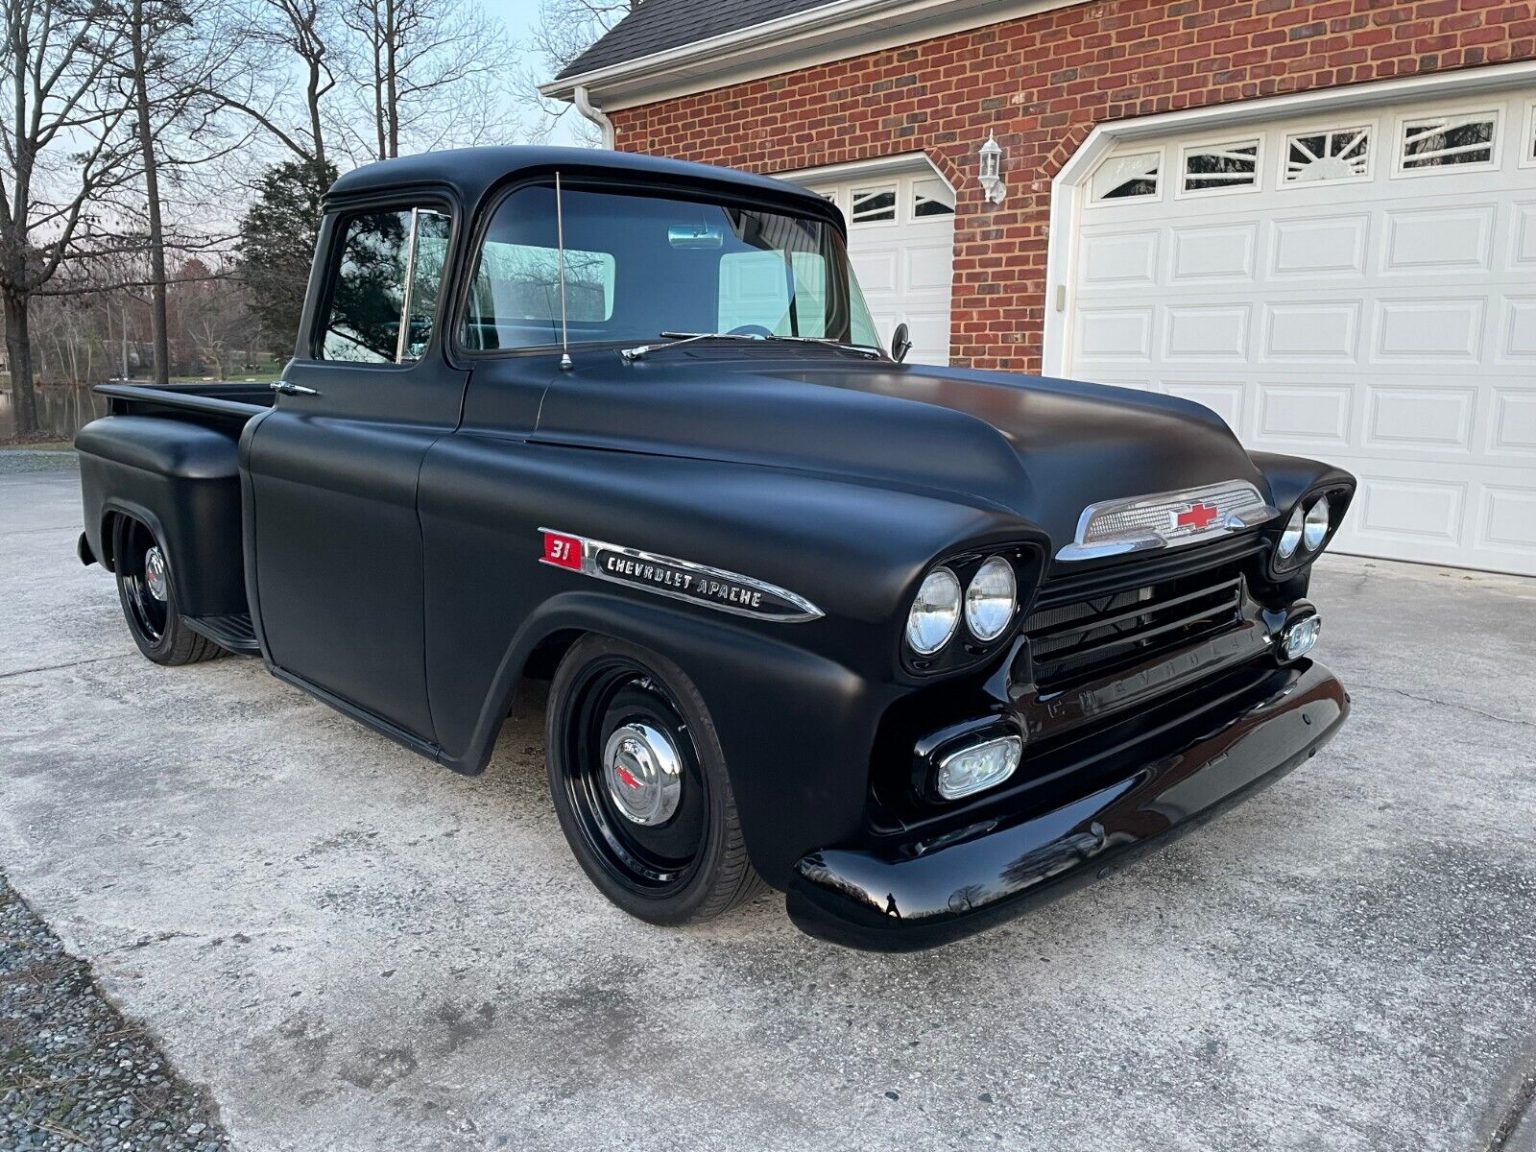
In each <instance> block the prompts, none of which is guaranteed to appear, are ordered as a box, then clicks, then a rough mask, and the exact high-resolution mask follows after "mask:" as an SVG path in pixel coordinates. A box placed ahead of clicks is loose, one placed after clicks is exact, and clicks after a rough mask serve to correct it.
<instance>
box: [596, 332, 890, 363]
mask: <svg viewBox="0 0 1536 1152" xmlns="http://www.w3.org/2000/svg"><path fill="white" fill-rule="evenodd" d="M661 335H662V336H663V337H665V338H666V343H664V344H640V345H637V346H636V347H634V348H624V349H621V350H620V352H619V355H620V356H622V357H623V358H624V360H625V362H626V363H632V362H633V361H635V360H641V359H644V357H646V356H647V355H649V354H650V353H652V352H657V351H660V350H661V349H663V348H677V347H679V346H680V345H683V344H693V343H697V342H698V341H700V340H755V341H759V342H762V343H767V342H769V341H775V340H782V341H787V342H789V343H791V344H820V345H822V346H823V347H827V348H837V349H839V350H841V351H844V352H855V353H857V354H858V355H860V356H865V357H867V358H869V359H871V360H878V359H880V358H881V354H880V352H878V351H877V350H875V349H874V348H865V347H863V346H862V345H859V344H845V343H843V342H842V341H841V340H833V339H832V338H831V337H830V336H776V335H770V336H764V335H761V334H758V333H754V332H663V333H662V334H661Z"/></svg>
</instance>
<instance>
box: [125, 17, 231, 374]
mask: <svg viewBox="0 0 1536 1152" xmlns="http://www.w3.org/2000/svg"><path fill="white" fill-rule="evenodd" d="M119 2H120V3H121V5H122V7H121V12H120V19H121V20H122V21H123V25H124V30H125V42H126V48H127V51H126V52H125V53H124V55H123V59H122V62H121V64H120V66H119V68H118V70H117V72H116V75H115V76H114V81H115V83H116V85H117V87H118V89H119V91H120V92H121V94H122V97H123V99H124V100H125V101H126V102H127V103H128V104H129V106H130V107H131V108H132V110H133V122H134V123H133V126H134V133H135V140H136V143H137V145H138V157H137V163H138V167H139V170H140V172H141V174H142V180H143V200H142V204H141V205H140V206H139V211H141V212H142V215H143V220H144V228H143V230H142V231H143V240H144V242H145V243H146V245H147V250H148V258H149V281H150V316H151V320H152V324H153V363H154V380H155V382H156V383H159V384H164V383H167V382H168V380H169V374H170V349H169V343H168V341H169V338H168V335H167V318H166V264H167V255H166V251H167V248H168V247H169V246H172V245H173V244H174V243H175V237H168V235H167V227H166V214H167V207H168V204H167V197H166V191H167V189H166V184H167V182H169V183H170V184H172V185H175V184H178V183H179V182H180V181H181V180H182V179H183V178H184V177H185V175H186V173H187V172H188V171H189V170H191V169H192V168H194V167H196V166H198V165H203V164H208V163H211V162H213V161H215V160H218V159H221V158H222V157H223V156H224V155H226V154H227V153H228V152H229V151H231V150H233V149H234V148H236V147H238V146H239V145H240V144H242V143H244V142H245V140H246V139H247V138H248V135H249V134H248V133H246V134H244V135H239V134H236V135H232V134H231V133H230V132H229V131H228V129H227V127H226V125H225V124H224V123H223V122H221V119H220V113H221V112H222V111H224V109H225V105H224V102H223V101H222V100H221V98H220V97H219V96H218V95H217V94H218V93H220V92H224V91H226V90H227V84H230V83H234V82H237V81H238V80H239V79H241V78H243V76H244V74H245V73H246V71H247V69H248V68H249V66H250V60H249V58H248V56H247V55H246V54H245V53H244V52H243V51H242V49H241V41H240V40H239V38H238V36H237V35H235V34H234V33H235V31H236V29H235V28H234V27H232V26H231V25H232V21H231V20H230V18H229V17H230V8H229V6H228V5H227V4H225V3H224V0H119ZM199 207H200V208H202V209H204V210H203V211H202V212H201V213H200V215H203V216H204V217H206V215H207V214H206V210H205V209H206V206H205V205H204V206H199ZM226 223H227V224H228V225H229V227H230V228H231V229H232V227H233V220H229V221H227V222H226ZM198 224H199V228H198V230H199V232H201V233H206V232H207V231H208V230H209V224H210V221H208V220H207V219H206V218H205V219H202V220H200V221H199V222H198ZM194 243H196V244H197V245H199V246H206V243H207V237H206V236H200V237H198V238H197V239H196V240H195V241H194Z"/></svg>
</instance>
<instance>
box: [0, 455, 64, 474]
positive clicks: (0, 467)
mask: <svg viewBox="0 0 1536 1152" xmlns="http://www.w3.org/2000/svg"><path fill="white" fill-rule="evenodd" d="M77 467H79V460H78V459H77V458H76V456H75V454H74V453H73V452H62V451H54V450H47V451H37V450H34V449H30V448H7V449H5V450H4V451H3V452H0V476H3V475H6V474H7V473H15V472H59V471H65V470H67V469H70V468H77Z"/></svg>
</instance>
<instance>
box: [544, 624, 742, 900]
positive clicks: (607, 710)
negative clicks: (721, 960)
mask: <svg viewBox="0 0 1536 1152" xmlns="http://www.w3.org/2000/svg"><path fill="white" fill-rule="evenodd" d="M545 744H546V749H547V752H546V756H547V761H548V767H549V783H550V789H551V792H552V793H553V795H554V801H555V811H556V813H557V814H558V816H559V818H560V827H561V829H562V830H563V831H564V832H565V838H566V840H567V841H568V842H569V843H570V845H571V850H572V852H574V853H575V855H576V859H577V861H578V862H579V863H580V864H581V866H582V868H583V869H584V870H585V871H586V873H587V875H588V876H589V877H591V879H592V882H593V883H594V884H596V885H597V887H598V888H599V889H600V890H601V891H602V893H603V894H604V895H605V896H607V897H608V899H610V900H612V901H613V902H614V903H615V904H617V905H618V906H619V907H620V908H622V909H624V911H626V912H628V913H629V914H630V915H632V916H638V917H639V918H640V919H642V920H648V921H650V922H651V923H654V924H682V923H686V922H688V921H691V920H704V919H708V918H709V917H711V916H717V915H719V914H720V913H722V912H724V911H726V910H727V909H729V908H733V907H735V906H736V905H737V904H740V903H742V902H743V901H746V900H748V899H750V898H751V897H753V896H755V895H756V894H757V893H758V892H760V891H761V890H762V888H763V883H762V881H761V880H760V879H758V876H757V873H756V872H754V871H753V869H752V865H751V863H750V862H749V861H748V860H747V851H746V844H745V842H744V841H743V838H742V834H741V824H740V821H739V819H738V817H737V814H736V801H735V798H734V797H733V796H732V794H731V785H730V781H729V780H728V779H727V777H726V772H725V757H724V754H723V753H722V751H721V749H720V741H719V738H718V737H717V736H716V734H715V728H714V725H713V723H711V721H710V719H709V712H708V710H707V709H706V708H705V706H704V699H703V697H702V696H700V695H699V692H698V689H696V688H695V687H694V686H693V682H692V681H691V680H689V679H688V677H687V676H686V675H684V674H683V671H682V670H681V669H680V668H678V667H677V666H676V665H675V664H673V663H672V662H671V661H670V660H667V659H666V658H664V657H662V656H659V655H657V654H655V653H653V652H648V651H646V650H645V649H643V648H639V647H636V646H635V645H632V644H626V643H624V642H622V641H619V640H610V639H607V638H605V637H600V636H588V637H585V638H583V639H582V640H579V641H578V642H577V643H576V644H575V645H574V646H573V647H572V648H571V650H570V651H569V652H568V653H567V654H566V656H565V659H564V660H562V661H561V663H560V667H559V668H558V669H557V670H556V672H555V678H554V682H553V684H552V685H551V686H550V692H549V706H548V710H547V711H546V713H545Z"/></svg>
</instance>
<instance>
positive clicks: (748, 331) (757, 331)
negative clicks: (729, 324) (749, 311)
mask: <svg viewBox="0 0 1536 1152" xmlns="http://www.w3.org/2000/svg"><path fill="white" fill-rule="evenodd" d="M727 335H729V336H762V337H765V338H766V337H769V336H772V335H773V332H772V330H771V329H768V328H764V327H763V326H762V325H761V324H741V325H738V326H737V327H735V328H732V329H731V330H730V332H728V333H727Z"/></svg>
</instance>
